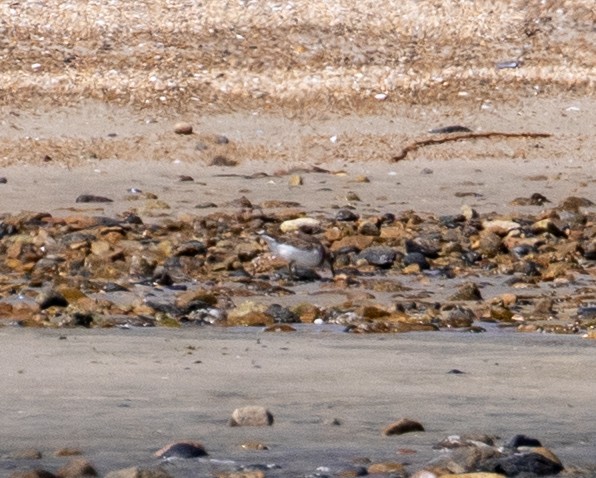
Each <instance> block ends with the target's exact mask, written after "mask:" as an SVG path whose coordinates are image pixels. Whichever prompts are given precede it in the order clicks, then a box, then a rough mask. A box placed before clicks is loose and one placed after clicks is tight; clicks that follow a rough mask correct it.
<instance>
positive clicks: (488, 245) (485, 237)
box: [475, 231, 503, 258]
mask: <svg viewBox="0 0 596 478" xmlns="http://www.w3.org/2000/svg"><path fill="white" fill-rule="evenodd" d="M475 248H476V249H477V250H478V251H479V252H480V253H481V254H482V255H483V256H484V257H487V258H492V257H495V256H496V255H498V254H499V253H501V252H502V251H503V242H502V239H501V237H500V236H499V235H498V234H495V233H494V232H486V231H484V232H483V233H482V234H481V235H480V239H479V240H478V242H477V243H476V244H475Z"/></svg>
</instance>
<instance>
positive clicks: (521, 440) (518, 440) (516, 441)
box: [506, 435, 542, 448]
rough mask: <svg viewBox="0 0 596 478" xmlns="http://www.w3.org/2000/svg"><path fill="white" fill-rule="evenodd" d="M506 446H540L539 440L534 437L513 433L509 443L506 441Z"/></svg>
mask: <svg viewBox="0 0 596 478" xmlns="http://www.w3.org/2000/svg"><path fill="white" fill-rule="evenodd" d="M506 446H507V448H518V447H520V446H531V447H539V446H542V443H540V440H537V439H536V438H531V437H528V436H526V435H515V436H514V437H513V438H512V439H511V440H509V443H507V445H506Z"/></svg>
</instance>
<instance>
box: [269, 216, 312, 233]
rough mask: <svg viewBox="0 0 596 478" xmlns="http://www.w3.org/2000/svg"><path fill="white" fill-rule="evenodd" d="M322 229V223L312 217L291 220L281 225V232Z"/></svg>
mask: <svg viewBox="0 0 596 478" xmlns="http://www.w3.org/2000/svg"><path fill="white" fill-rule="evenodd" d="M320 227H321V221H319V220H318V219H314V218H312V217H299V218H296V219H289V220H287V221H284V222H282V223H281V224H280V225H279V229H280V231H281V232H284V233H287V232H293V231H298V230H302V229H307V230H311V231H317V230H319V228H320Z"/></svg>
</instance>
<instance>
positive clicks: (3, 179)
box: [0, 176, 8, 184]
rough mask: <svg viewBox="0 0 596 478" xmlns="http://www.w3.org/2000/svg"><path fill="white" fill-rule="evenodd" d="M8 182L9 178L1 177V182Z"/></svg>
mask: <svg viewBox="0 0 596 478" xmlns="http://www.w3.org/2000/svg"><path fill="white" fill-rule="evenodd" d="M7 182H8V179H6V178H5V177H4V176H1V177H0V184H6V183H7Z"/></svg>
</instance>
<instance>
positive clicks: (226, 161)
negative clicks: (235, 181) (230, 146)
mask: <svg viewBox="0 0 596 478" xmlns="http://www.w3.org/2000/svg"><path fill="white" fill-rule="evenodd" d="M209 164H210V166H225V167H233V166H238V161H236V160H235V159H230V158H227V157H226V156H221V155H218V156H215V158H213V159H212V160H211V163H209Z"/></svg>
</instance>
